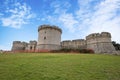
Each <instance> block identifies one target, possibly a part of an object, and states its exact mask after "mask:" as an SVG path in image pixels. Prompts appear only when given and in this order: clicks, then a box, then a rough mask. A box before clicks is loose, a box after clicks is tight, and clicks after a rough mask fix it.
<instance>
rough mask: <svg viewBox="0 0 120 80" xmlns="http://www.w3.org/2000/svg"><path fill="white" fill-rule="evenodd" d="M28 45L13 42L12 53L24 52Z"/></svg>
mask: <svg viewBox="0 0 120 80" xmlns="http://www.w3.org/2000/svg"><path fill="white" fill-rule="evenodd" d="M27 45H28V43H26V42H21V41H13V45H12V51H22V50H25V49H26V47H27Z"/></svg>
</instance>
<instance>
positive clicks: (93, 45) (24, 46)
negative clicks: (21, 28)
mask: <svg viewBox="0 0 120 80" xmlns="http://www.w3.org/2000/svg"><path fill="white" fill-rule="evenodd" d="M61 34H62V30H61V29H60V28H59V27H57V26H50V25H41V26H39V27H38V41H30V42H29V43H26V42H21V41H14V42H13V46H12V51H17V50H18V51H19V50H30V51H39V50H59V49H61V48H73V49H92V50H94V52H95V53H113V52H115V48H114V46H113V44H112V42H111V34H110V33H109V32H102V33H92V34H89V35H88V36H86V39H75V40H65V41H62V42H61Z"/></svg>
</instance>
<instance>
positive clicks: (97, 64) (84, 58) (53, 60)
mask: <svg viewBox="0 0 120 80" xmlns="http://www.w3.org/2000/svg"><path fill="white" fill-rule="evenodd" d="M0 80H120V56H115V55H97V54H60V53H59V54H46V53H45V54H41V53H40V54H39V53H30V54H29V53H26V54H25V53H21V54H20V53H18V54H0Z"/></svg>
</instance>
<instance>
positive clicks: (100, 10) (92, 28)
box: [76, 0, 120, 42]
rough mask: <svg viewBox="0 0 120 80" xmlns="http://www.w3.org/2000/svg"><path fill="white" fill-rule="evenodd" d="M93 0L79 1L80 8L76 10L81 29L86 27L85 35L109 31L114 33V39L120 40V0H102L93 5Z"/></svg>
mask: <svg viewBox="0 0 120 80" xmlns="http://www.w3.org/2000/svg"><path fill="white" fill-rule="evenodd" d="M92 1H94V0H86V2H81V0H79V1H78V3H79V5H80V9H79V10H78V11H76V14H77V18H80V19H79V21H81V23H80V24H81V25H80V26H79V27H80V29H81V30H85V29H86V31H85V33H84V34H85V35H88V34H90V33H94V32H102V31H108V32H110V33H111V34H112V40H115V41H118V42H120V37H119V36H118V34H119V30H120V15H119V14H120V13H118V10H120V0H102V1H101V2H99V3H97V4H96V5H93V6H91V2H92ZM91 8H92V9H91Z"/></svg>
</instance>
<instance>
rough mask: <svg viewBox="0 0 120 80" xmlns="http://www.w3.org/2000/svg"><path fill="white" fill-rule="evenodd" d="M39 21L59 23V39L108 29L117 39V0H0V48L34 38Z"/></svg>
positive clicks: (119, 21)
mask: <svg viewBox="0 0 120 80" xmlns="http://www.w3.org/2000/svg"><path fill="white" fill-rule="evenodd" d="M42 24H50V25H56V26H59V27H60V28H61V29H62V31H63V33H62V40H73V39H81V38H83V39H84V38H85V36H87V35H88V34H90V33H95V32H97V33H98V32H99V33H100V32H102V31H107V32H110V33H111V34H112V40H114V41H116V42H118V43H120V36H119V34H120V0H0V49H3V50H10V49H11V47H12V42H13V41H16V40H18V41H26V42H29V41H30V40H37V38H38V26H39V25H42Z"/></svg>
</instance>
